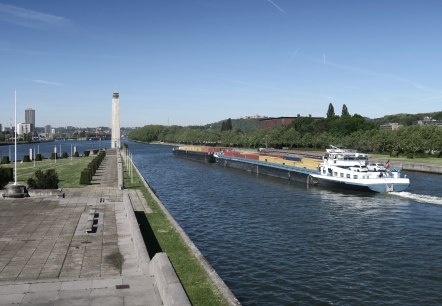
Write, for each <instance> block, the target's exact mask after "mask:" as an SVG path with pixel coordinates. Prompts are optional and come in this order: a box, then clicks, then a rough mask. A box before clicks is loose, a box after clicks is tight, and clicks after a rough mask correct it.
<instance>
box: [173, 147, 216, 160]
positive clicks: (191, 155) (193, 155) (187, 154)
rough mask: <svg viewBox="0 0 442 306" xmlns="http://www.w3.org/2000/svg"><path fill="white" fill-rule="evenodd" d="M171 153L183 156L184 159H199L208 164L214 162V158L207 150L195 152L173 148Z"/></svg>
mask: <svg viewBox="0 0 442 306" xmlns="http://www.w3.org/2000/svg"><path fill="white" fill-rule="evenodd" d="M173 155H175V157H180V158H185V159H189V160H194V161H199V162H203V163H208V164H211V163H215V162H216V159H215V157H214V156H213V153H208V152H197V151H187V150H180V149H174V150H173Z"/></svg>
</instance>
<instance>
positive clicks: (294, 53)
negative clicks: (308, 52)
mask: <svg viewBox="0 0 442 306" xmlns="http://www.w3.org/2000/svg"><path fill="white" fill-rule="evenodd" d="M299 50H301V48H298V49H296V50H295V51H294V52H293V53H292V55H290V59H289V63H291V62H293V60H294V59H295V56H296V54H298V52H299Z"/></svg>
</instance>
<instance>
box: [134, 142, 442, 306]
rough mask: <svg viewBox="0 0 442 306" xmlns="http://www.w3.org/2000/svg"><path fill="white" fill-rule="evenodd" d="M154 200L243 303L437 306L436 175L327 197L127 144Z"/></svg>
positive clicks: (441, 272)
mask: <svg viewBox="0 0 442 306" xmlns="http://www.w3.org/2000/svg"><path fill="white" fill-rule="evenodd" d="M129 149H130V151H131V152H132V154H133V160H134V162H135V164H136V165H137V167H138V168H139V170H140V171H141V173H142V174H143V176H144V177H145V178H146V179H147V180H148V181H149V183H150V184H151V185H152V186H153V188H154V189H155V190H156V192H157V194H158V195H159V197H160V199H161V200H162V202H163V203H164V205H165V206H166V207H167V209H168V210H169V211H170V213H171V214H172V215H173V216H174V218H175V219H176V220H177V222H178V223H179V224H180V225H181V226H182V227H183V229H184V230H185V231H186V233H187V234H188V235H189V237H190V238H191V239H192V241H193V242H194V243H195V244H196V245H197V247H198V248H199V249H200V251H201V252H202V253H203V254H204V256H205V257H206V258H207V259H208V260H209V262H210V263H211V264H212V265H213V267H214V268H215V269H216V271H217V272H218V274H219V275H220V276H221V277H222V278H223V280H224V281H225V282H226V284H227V285H228V286H229V287H230V288H231V290H232V291H233V293H234V294H235V295H236V297H237V298H238V299H239V300H240V302H241V303H242V304H243V305H385V304H388V305H441V304H442V188H441V186H442V176H438V175H431V174H422V173H413V172H410V173H408V175H409V177H410V179H411V181H412V184H411V186H410V188H409V189H408V190H407V192H403V193H397V194H367V193H348V192H336V191H332V190H327V189H320V188H316V187H311V188H308V187H307V186H306V185H304V184H300V183H294V182H288V181H284V180H280V179H272V178H269V177H261V176H256V175H252V174H249V173H246V172H242V171H238V170H234V169H226V168H222V167H219V166H217V165H208V164H202V163H198V162H193V161H188V160H184V159H179V158H175V157H174V156H173V155H172V153H171V147H169V146H161V145H146V144H139V143H132V142H131V143H129Z"/></svg>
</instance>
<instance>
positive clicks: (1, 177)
mask: <svg viewBox="0 0 442 306" xmlns="http://www.w3.org/2000/svg"><path fill="white" fill-rule="evenodd" d="M8 159H9V158H8ZM13 176H14V169H12V168H0V188H3V187H4V186H6V185H7V184H8V183H9V182H12V180H13Z"/></svg>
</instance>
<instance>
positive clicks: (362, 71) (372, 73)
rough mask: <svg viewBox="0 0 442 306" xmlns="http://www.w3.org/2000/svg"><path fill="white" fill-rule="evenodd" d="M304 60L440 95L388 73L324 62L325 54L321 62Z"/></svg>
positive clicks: (313, 59) (436, 91)
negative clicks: (404, 84)
mask: <svg viewBox="0 0 442 306" xmlns="http://www.w3.org/2000/svg"><path fill="white" fill-rule="evenodd" d="M303 57H304V58H306V59H308V60H311V61H313V62H316V63H320V64H324V65H327V66H330V67H335V68H338V69H342V70H346V71H351V72H355V73H359V74H364V75H370V76H375V77H382V78H385V79H390V80H393V81H396V82H401V83H406V84H409V85H411V86H413V87H414V88H416V89H419V90H421V91H425V92H430V93H440V91H438V90H434V89H432V88H429V87H427V86H425V85H422V84H420V83H417V82H414V81H412V80H409V79H407V78H404V77H401V76H398V75H394V74H388V73H382V72H377V71H372V70H367V69H363V68H359V67H354V66H347V65H342V64H338V63H333V62H330V61H325V53H323V54H322V60H321V59H319V58H314V57H310V56H306V55H303Z"/></svg>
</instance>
